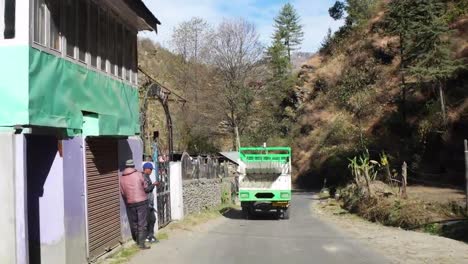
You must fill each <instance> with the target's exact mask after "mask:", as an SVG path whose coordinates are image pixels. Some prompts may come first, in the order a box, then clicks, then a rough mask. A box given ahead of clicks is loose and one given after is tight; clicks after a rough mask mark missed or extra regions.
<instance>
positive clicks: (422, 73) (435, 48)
mask: <svg viewBox="0 0 468 264" xmlns="http://www.w3.org/2000/svg"><path fill="white" fill-rule="evenodd" d="M415 4H416V5H415ZM445 5H446V3H444V2H443V1H442V0H417V1H413V6H414V7H415V10H416V12H415V14H414V15H413V17H412V19H413V21H414V22H415V23H413V26H415V27H414V28H412V30H411V32H410V34H409V40H410V42H409V44H408V53H409V54H410V56H409V58H410V60H411V63H410V64H409V65H408V71H409V73H410V74H412V75H413V76H415V77H416V78H417V79H418V80H421V81H422V82H430V83H432V84H433V85H435V86H437V88H438V90H439V100H440V104H441V112H442V117H443V122H444V125H446V124H447V114H446V105H445V95H444V93H445V92H444V90H445V89H444V86H445V84H446V81H447V80H448V79H449V78H451V77H453V76H454V75H455V74H456V73H457V71H458V70H459V69H461V68H462V67H463V63H462V62H461V61H460V60H456V59H454V58H453V56H452V52H451V49H450V43H449V41H448V38H447V36H448V34H450V29H449V26H448V23H447V21H446V20H445V18H444V15H445Z"/></svg>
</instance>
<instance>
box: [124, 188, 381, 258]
mask: <svg viewBox="0 0 468 264" xmlns="http://www.w3.org/2000/svg"><path fill="white" fill-rule="evenodd" d="M312 202H313V198H312V194H310V193H296V194H294V196H293V201H292V208H291V209H292V211H291V219H289V220H276V219H274V217H271V216H269V215H265V216H263V217H261V218H259V219H255V220H244V219H241V213H240V211H237V210H232V211H230V212H229V213H228V214H227V215H226V216H225V217H224V218H223V219H218V220H215V221H213V222H212V223H210V226H209V227H204V228H202V229H201V230H198V231H195V232H182V233H179V234H178V235H176V236H175V237H173V236H171V237H170V239H169V240H167V241H163V242H161V243H159V244H157V245H154V246H153V248H152V249H151V250H147V251H144V252H141V253H140V254H139V255H137V256H136V257H134V258H133V259H132V261H131V262H130V263H135V264H146V263H170V264H182V263H184V264H186V263H200V264H230V263H233V264H234V263H235V264H237V263H241V264H243V263H256V264H263V263H265V264H267V263H268V264H274V263H285V264H292V263H307V264H311V263H317V264H326V263H379V264H380V263H387V261H386V260H385V259H384V258H383V257H381V256H379V255H377V254H375V253H373V252H370V251H369V250H367V249H366V248H364V247H363V246H361V245H360V244H359V241H355V240H353V239H352V238H350V237H348V236H347V235H346V234H342V233H339V232H337V231H336V230H334V229H333V227H331V226H329V225H328V224H325V223H323V222H321V221H320V220H318V219H317V218H315V217H314V216H313V215H312V213H311V209H310V208H311V203H312Z"/></svg>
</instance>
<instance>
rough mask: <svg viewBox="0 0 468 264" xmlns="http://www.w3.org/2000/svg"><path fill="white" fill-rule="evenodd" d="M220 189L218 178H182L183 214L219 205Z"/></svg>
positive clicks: (220, 183) (220, 184)
mask: <svg viewBox="0 0 468 264" xmlns="http://www.w3.org/2000/svg"><path fill="white" fill-rule="evenodd" d="M221 189H222V182H221V180H220V179H195V180H184V181H183V183H182V190H183V201H184V215H188V214H193V213H199V212H201V211H203V210H205V209H209V208H213V207H217V206H219V205H220V204H221Z"/></svg>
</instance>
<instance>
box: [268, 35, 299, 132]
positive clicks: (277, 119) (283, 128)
mask: <svg viewBox="0 0 468 264" xmlns="http://www.w3.org/2000/svg"><path fill="white" fill-rule="evenodd" d="M267 61H268V64H267V65H268V69H269V75H268V76H269V77H268V79H267V81H266V89H265V90H264V95H263V98H264V99H265V101H264V107H263V111H264V113H263V119H264V120H265V122H264V125H262V126H261V127H260V128H261V129H263V130H264V131H266V130H267V129H266V128H267V127H268V128H271V132H270V135H269V136H270V137H274V136H277V135H279V136H282V137H284V136H287V135H288V132H289V130H290V127H291V124H290V120H291V115H290V114H289V112H290V111H288V109H290V108H291V106H292V103H291V97H292V93H293V87H294V79H293V77H292V75H291V63H290V61H289V57H288V49H287V47H286V46H285V44H283V41H282V40H281V39H280V38H276V39H275V40H274V41H273V43H272V45H271V46H270V47H269V48H268V50H267ZM270 123H271V124H270ZM264 134H265V133H264ZM266 139H267V138H265V139H264V140H265V141H266Z"/></svg>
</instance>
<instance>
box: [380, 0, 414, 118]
mask: <svg viewBox="0 0 468 264" xmlns="http://www.w3.org/2000/svg"><path fill="white" fill-rule="evenodd" d="M412 7H413V1H412V0H400V1H392V2H390V3H389V4H388V9H387V12H386V17H385V22H386V31H387V33H388V34H391V35H397V36H398V37H399V51H400V77H401V91H402V95H401V111H402V115H403V120H404V121H405V122H406V90H407V88H406V71H407V70H408V65H409V64H410V58H409V57H410V54H409V50H408V45H407V42H409V39H410V38H411V33H412V30H413V28H414V27H415V26H417V25H416V24H414V21H413V15H414V14H413V11H414V9H413V8H412Z"/></svg>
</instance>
